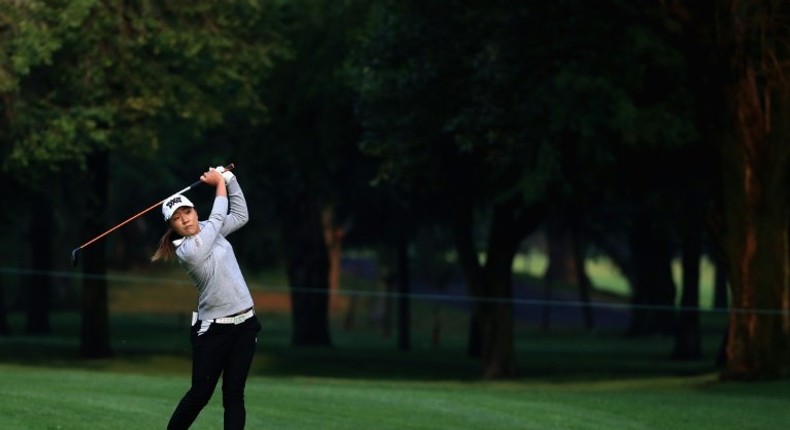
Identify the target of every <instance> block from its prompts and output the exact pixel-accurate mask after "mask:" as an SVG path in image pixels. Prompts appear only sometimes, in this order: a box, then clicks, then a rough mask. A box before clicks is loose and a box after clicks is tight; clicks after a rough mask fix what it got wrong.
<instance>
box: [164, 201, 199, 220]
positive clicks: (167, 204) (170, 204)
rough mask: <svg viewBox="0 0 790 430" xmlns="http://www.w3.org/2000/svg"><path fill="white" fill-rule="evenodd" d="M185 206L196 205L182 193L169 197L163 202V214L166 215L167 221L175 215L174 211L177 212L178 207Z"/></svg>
mask: <svg viewBox="0 0 790 430" xmlns="http://www.w3.org/2000/svg"><path fill="white" fill-rule="evenodd" d="M183 206H189V207H191V208H193V207H195V205H193V204H192V202H191V201H189V199H188V198H186V197H184V196H182V195H180V194H176V195H174V196H171V197H170V198H169V199H166V200H165V201H164V203H162V215H164V217H165V222H167V221H169V220H170V217H172V216H173V213H175V211H176V209H178V208H180V207H183Z"/></svg>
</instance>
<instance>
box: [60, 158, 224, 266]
mask: <svg viewBox="0 0 790 430" xmlns="http://www.w3.org/2000/svg"><path fill="white" fill-rule="evenodd" d="M234 167H236V165H234V164H233V163H230V164H228V165H227V166H225V167H224V169H225V170H233V168H234ZM201 183H202V181H200V180H197V181H195V182H193V183H192V184H191V185H189V186H188V187H186V188H184V189H183V190H181V191H176V192H175V193H173V194H183V193H185V192H187V191H189V190H191V189H192V188H194V187H196V186H198V185H200V184H201ZM173 194H170V195H168V196H167V197H165V198H164V199H162V200H159V201H158V202H156V203H154V204H152V205H151V206H149V207H147V208H145V209H143V210H142V211H140V212H138V213H137V214H136V215H134V216H132V217H130V218H128V219H126V220H125V221H123V222H121V223H120V224H118V225H116V226H115V227H112V228H111V229H109V230H107V231H105V232H104V233H102V234H100V235H98V236H96V237H94V238H93V239H91V240H89V241H87V242H85V243H83V244H82V245H80V246H78V247H76V248H74V250H72V251H71V265H72V266H76V265H77V254H78V253H79V251H80V250H82V249H83V248H86V247H88V246H90V245H91V244H93V243H95V242H96V241H98V240H99V239H101V238H103V237H104V236H107V235H108V234H110V233H112V232H114V231H115V230H118V229H119V228H121V227H123V226H125V225H126V224H129V223H130V222H132V221H134V220H135V219H137V218H139V217H141V216H143V215H144V214H146V213H148V212H150V211H151V210H153V209H154V208H156V207H158V206H159V205H161V204H162V203H164V201H165V200H167V198H168V197H170V196H172V195H173Z"/></svg>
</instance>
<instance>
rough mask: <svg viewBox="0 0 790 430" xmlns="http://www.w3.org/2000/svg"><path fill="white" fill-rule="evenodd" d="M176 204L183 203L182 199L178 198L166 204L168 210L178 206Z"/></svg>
mask: <svg viewBox="0 0 790 430" xmlns="http://www.w3.org/2000/svg"><path fill="white" fill-rule="evenodd" d="M176 203H181V197H176V198H173V199H170V201H169V202H167V203H165V204H166V205H167V207H168V208H170V209H172V208H173V205H174V204H176Z"/></svg>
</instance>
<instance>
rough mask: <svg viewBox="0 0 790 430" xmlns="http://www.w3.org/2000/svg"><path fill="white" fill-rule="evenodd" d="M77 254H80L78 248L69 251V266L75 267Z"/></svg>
mask: <svg viewBox="0 0 790 430" xmlns="http://www.w3.org/2000/svg"><path fill="white" fill-rule="evenodd" d="M78 252H80V249H79V248H74V250H73V251H71V265H72V266H76V265H77V253H78Z"/></svg>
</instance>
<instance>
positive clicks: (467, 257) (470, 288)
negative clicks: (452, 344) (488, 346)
mask: <svg viewBox="0 0 790 430" xmlns="http://www.w3.org/2000/svg"><path fill="white" fill-rule="evenodd" d="M472 212H473V210H472V208H471V207H462V208H459V209H457V210H456V212H455V216H454V219H453V234H454V237H455V247H456V250H457V251H458V258H459V264H460V266H461V272H462V273H463V276H464V280H465V282H466V288H467V292H468V294H469V302H470V316H469V334H468V340H467V342H468V343H467V355H469V357H471V358H482V357H483V336H482V332H481V330H480V327H481V325H480V319H481V317H480V313H481V303H482V302H481V300H480V298H482V296H483V291H484V290H485V285H484V282H483V270H482V267H481V266H480V261H479V259H478V257H477V247H476V246H475V243H474V237H473V234H472V232H473V225H474V220H473V216H472Z"/></svg>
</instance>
